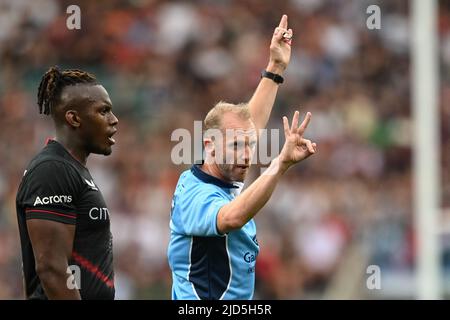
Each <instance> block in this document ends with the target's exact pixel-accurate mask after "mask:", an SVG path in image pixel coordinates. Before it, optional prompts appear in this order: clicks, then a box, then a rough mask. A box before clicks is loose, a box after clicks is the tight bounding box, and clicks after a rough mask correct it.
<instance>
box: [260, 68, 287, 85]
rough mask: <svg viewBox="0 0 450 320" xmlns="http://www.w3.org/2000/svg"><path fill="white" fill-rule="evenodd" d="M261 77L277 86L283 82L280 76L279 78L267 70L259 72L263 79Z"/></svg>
mask: <svg viewBox="0 0 450 320" xmlns="http://www.w3.org/2000/svg"><path fill="white" fill-rule="evenodd" d="M263 77H264V78H269V79H272V80H273V81H274V82H275V83H277V84H282V83H283V81H284V78H283V77H282V76H280V75H279V74H276V73H272V72H269V71H267V70H263V71H262V72H261V78H263Z"/></svg>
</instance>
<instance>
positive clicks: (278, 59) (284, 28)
mask: <svg viewBox="0 0 450 320" xmlns="http://www.w3.org/2000/svg"><path fill="white" fill-rule="evenodd" d="M292 36H293V32H292V29H288V17H287V15H285V14H283V16H282V17H281V21H280V24H279V25H278V27H276V28H275V31H274V32H273V36H272V40H271V42H270V62H269V64H272V65H273V66H276V67H277V68H280V69H281V70H282V71H284V70H285V69H286V67H287V65H288V64H289V60H290V59H291V43H292Z"/></svg>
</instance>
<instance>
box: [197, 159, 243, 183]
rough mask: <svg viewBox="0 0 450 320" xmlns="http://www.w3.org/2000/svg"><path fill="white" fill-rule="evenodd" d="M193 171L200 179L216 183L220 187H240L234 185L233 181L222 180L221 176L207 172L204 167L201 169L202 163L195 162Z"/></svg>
mask: <svg viewBox="0 0 450 320" xmlns="http://www.w3.org/2000/svg"><path fill="white" fill-rule="evenodd" d="M191 172H192V174H193V175H194V176H196V177H197V178H198V179H200V180H202V181H203V182H205V183H212V184H215V185H216V186H218V187H221V188H227V189H231V188H233V189H234V188H239V186H237V185H234V184H232V183H228V182H226V181H223V180H220V179H219V178H216V177H214V176H212V175H210V174H207V173H206V172H204V171H203V170H202V169H200V165H198V164H194V165H193V166H192V168H191Z"/></svg>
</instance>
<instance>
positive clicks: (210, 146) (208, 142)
mask: <svg viewBox="0 0 450 320" xmlns="http://www.w3.org/2000/svg"><path fill="white" fill-rule="evenodd" d="M203 143H204V146H205V151H206V153H209V154H211V155H212V156H213V157H214V156H215V155H216V150H215V147H214V142H213V141H212V139H211V138H205V139H204V140H203Z"/></svg>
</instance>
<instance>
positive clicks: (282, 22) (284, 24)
mask: <svg viewBox="0 0 450 320" xmlns="http://www.w3.org/2000/svg"><path fill="white" fill-rule="evenodd" d="M287 26H288V17H287V15H285V14H283V16H282V17H281V20H280V24H279V25H278V27H280V28H283V29H287Z"/></svg>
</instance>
